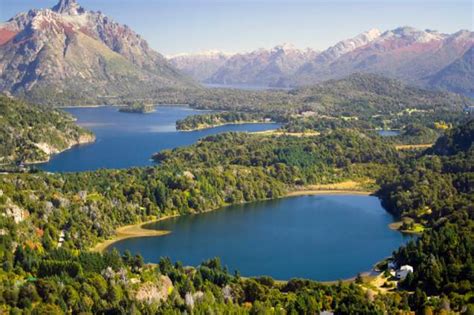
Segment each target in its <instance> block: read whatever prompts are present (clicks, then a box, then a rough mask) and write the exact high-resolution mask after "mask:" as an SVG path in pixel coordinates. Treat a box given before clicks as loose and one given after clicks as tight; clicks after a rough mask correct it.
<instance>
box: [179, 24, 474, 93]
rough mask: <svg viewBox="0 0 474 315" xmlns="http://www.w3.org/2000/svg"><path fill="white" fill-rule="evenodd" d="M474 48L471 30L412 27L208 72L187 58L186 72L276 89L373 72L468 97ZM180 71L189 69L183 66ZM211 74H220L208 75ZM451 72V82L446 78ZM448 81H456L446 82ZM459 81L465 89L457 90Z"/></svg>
mask: <svg viewBox="0 0 474 315" xmlns="http://www.w3.org/2000/svg"><path fill="white" fill-rule="evenodd" d="M473 45H474V33H473V32H470V31H466V30H461V31H459V32H456V33H454V34H443V33H440V32H437V31H433V30H418V29H415V28H413V27H407V26H406V27H399V28H396V29H393V30H388V31H385V32H381V31H380V30H378V29H371V30H369V31H367V32H364V33H361V34H359V35H357V36H355V37H353V38H349V39H346V40H343V41H340V42H338V43H336V44H335V45H334V46H331V47H329V48H328V49H326V50H324V51H322V52H320V53H318V52H316V51H314V50H311V49H307V50H299V49H295V48H294V47H291V46H289V45H282V46H277V47H275V48H273V49H270V50H265V49H260V50H256V51H253V52H250V53H241V54H235V55H233V56H230V57H229V56H227V60H226V61H225V62H223V61H221V62H220V65H218V64H216V63H213V67H212V69H211V67H207V68H206V69H207V70H208V71H206V72H205V73H204V72H201V70H200V69H199V67H200V65H201V63H200V62H202V59H200V62H196V61H194V60H193V57H192V56H187V57H185V59H186V60H187V62H186V68H185V69H186V70H185V71H186V73H188V74H190V75H191V76H193V77H194V78H195V79H197V80H199V81H203V82H207V83H218V84H252V85H259V86H277V87H278V86H279V87H288V86H304V85H311V84H314V83H318V82H322V81H326V80H330V79H339V78H344V77H346V76H348V75H350V74H352V73H373V74H379V75H383V76H387V77H391V78H396V79H401V80H403V81H406V82H408V83H411V84H415V85H418V86H421V87H424V88H437V89H438V88H439V89H447V90H450V91H454V92H462V93H469V92H470V87H469V86H470V85H469V83H470V82H472V80H471V79H470V78H471V77H472V70H470V68H469V67H468V66H469V65H470V64H471V65H472V57H470V56H471V55H469V54H467V55H465V54H466V53H467V52H468V50H469V49H470V48H471V47H472V46H473ZM201 58H204V59H205V58H206V57H202V56H201ZM207 60H209V63H211V62H213V61H212V60H210V59H209V58H208V59H207ZM456 62H457V63H456ZM454 63H456V64H454ZM452 64H454V65H452ZM461 64H463V65H464V66H462V65H461ZM450 65H452V66H451V67H450V68H449V69H447V70H444V71H443V69H445V68H447V67H448V66H450ZM177 67H178V68H180V69H183V70H184V67H183V66H180V65H177ZM216 68H217V70H214V69H216ZM212 71H215V72H214V73H213V74H212V75H209V73H210V72H212ZM448 72H449V77H450V78H449V79H448V78H445V79H443V78H441V77H442V76H447V75H448ZM438 77H439V78H438ZM454 77H456V79H454ZM446 80H448V81H449V80H450V81H451V83H449V82H445V83H443V81H446ZM457 83H459V84H461V85H462V86H455V84H457Z"/></svg>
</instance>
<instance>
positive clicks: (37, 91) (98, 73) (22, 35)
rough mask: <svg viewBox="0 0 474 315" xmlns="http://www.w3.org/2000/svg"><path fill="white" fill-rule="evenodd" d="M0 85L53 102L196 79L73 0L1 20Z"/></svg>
mask: <svg viewBox="0 0 474 315" xmlns="http://www.w3.org/2000/svg"><path fill="white" fill-rule="evenodd" d="M0 60H1V63H0V91H4V92H9V93H12V94H14V95H21V96H26V97H27V98H31V99H38V100H39V101H41V102H43V103H53V102H55V101H58V100H63V99H67V100H70V101H71V102H72V103H73V102H75V101H78V102H81V103H84V102H91V103H93V104H97V103H98V102H103V101H104V100H107V99H110V98H112V99H113V98H117V97H123V96H130V97H132V98H140V97H144V96H145V95H146V94H147V92H149V91H155V90H156V89H162V88H170V87H173V88H174V87H190V86H196V84H195V83H194V82H193V81H192V80H190V79H187V78H186V77H184V76H183V75H181V74H180V73H179V72H178V71H177V70H176V69H175V68H174V67H173V66H171V65H170V64H169V63H168V61H167V60H166V59H165V58H164V57H163V56H162V55H160V54H159V53H157V52H155V51H154V50H153V49H151V48H150V47H149V46H148V43H147V42H146V41H145V40H144V39H142V38H141V37H140V35H138V34H136V33H135V32H134V31H133V30H131V29H130V28H129V27H128V26H126V25H121V24H118V23H116V22H114V21H113V20H112V19H110V18H109V17H107V16H105V15H104V14H102V13H101V12H93V11H87V10H85V9H84V8H82V7H81V6H80V5H79V4H78V3H77V2H76V0H60V2H59V3H58V4H57V5H55V6H54V7H53V8H51V9H43V10H30V11H29V12H25V13H20V14H18V15H16V16H15V17H13V18H12V19H10V20H9V21H8V22H6V23H3V24H1V25H0Z"/></svg>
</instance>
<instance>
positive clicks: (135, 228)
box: [90, 189, 374, 253]
mask: <svg viewBox="0 0 474 315" xmlns="http://www.w3.org/2000/svg"><path fill="white" fill-rule="evenodd" d="M373 193H374V192H371V191H358V190H344V189H332V190H331V189H325V190H316V189H308V190H293V191H290V192H288V193H287V194H285V195H283V196H281V197H278V198H275V199H282V198H291V197H297V196H311V195H313V196H314V195H361V196H370V195H372V194H373ZM267 200H271V199H267ZM262 201H263V200H262ZM226 206H230V205H223V206H222V207H218V208H215V209H208V210H205V211H202V212H199V213H196V214H202V213H206V212H211V211H217V210H219V209H221V208H224V207H226ZM180 216H181V215H180V214H173V215H168V216H164V217H161V218H158V219H153V220H148V221H145V222H140V223H136V224H129V225H124V226H121V227H118V228H116V229H115V235H114V236H113V237H112V238H110V239H107V240H104V241H102V242H99V243H97V244H96V245H94V246H93V247H92V248H91V249H90V250H91V251H92V252H100V253H102V252H104V251H105V250H106V249H107V248H108V247H109V246H110V245H112V244H114V243H116V242H118V241H121V240H124V239H129V238H138V237H147V236H163V235H167V234H169V233H171V231H161V230H152V229H147V228H145V227H144V226H145V225H148V224H151V223H155V222H159V221H163V220H167V219H171V218H177V217H180Z"/></svg>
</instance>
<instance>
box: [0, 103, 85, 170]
mask: <svg viewBox="0 0 474 315" xmlns="http://www.w3.org/2000/svg"><path fill="white" fill-rule="evenodd" d="M93 140H94V135H93V134H92V133H91V132H89V131H88V130H85V129H83V128H81V127H78V126H77V125H76V124H75V123H74V118H73V117H72V116H71V115H69V114H67V113H65V112H63V111H58V110H54V109H52V108H48V107H40V106H32V105H31V104H29V103H26V102H24V101H21V100H17V99H12V98H9V97H7V96H5V95H1V94H0V167H1V166H3V165H11V164H21V163H33V162H42V161H46V160H48V158H49V156H50V155H51V154H52V153H58V152H61V151H63V150H65V149H68V148H70V147H71V146H73V145H75V144H79V143H83V142H90V141H93Z"/></svg>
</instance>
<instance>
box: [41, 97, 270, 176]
mask: <svg viewBox="0 0 474 315" xmlns="http://www.w3.org/2000/svg"><path fill="white" fill-rule="evenodd" d="M65 110H66V111H67V112H69V113H71V114H72V115H74V116H75V117H76V118H77V123H78V124H79V125H81V126H83V127H86V128H88V129H89V130H92V131H93V132H94V134H95V135H96V137H97V140H96V142H95V143H92V144H87V145H81V146H78V147H75V148H72V149H71V150H68V151H65V152H63V153H61V154H58V155H56V156H54V157H53V158H52V159H51V160H50V161H49V162H48V163H45V164H40V165H38V167H39V168H41V169H43V170H45V171H50V172H73V171H87V170H96V169H100V168H128V167H133V166H149V165H152V164H153V161H151V160H150V157H151V155H152V154H153V153H155V152H158V151H160V150H163V149H170V148H175V147H178V146H185V145H190V144H193V143H195V142H196V141H197V140H198V139H200V138H202V137H205V136H207V135H211V134H215V133H220V132H226V131H262V130H270V129H277V128H278V127H279V125H278V124H241V125H226V126H220V127H216V128H210V129H205V130H199V131H191V132H180V131H176V127H175V122H176V120H178V119H183V118H185V117H187V116H189V115H196V114H202V113H204V111H199V110H194V109H191V108H189V107H185V106H159V107H157V110H156V111H155V112H153V113H149V114H132V113H120V112H119V111H118V109H117V108H116V107H112V106H104V107H93V108H84V107H82V108H68V109H65Z"/></svg>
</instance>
